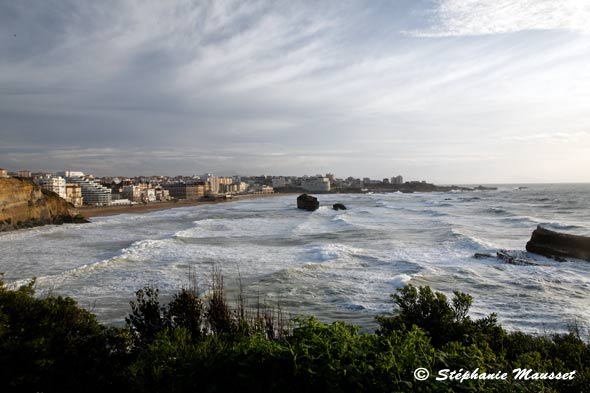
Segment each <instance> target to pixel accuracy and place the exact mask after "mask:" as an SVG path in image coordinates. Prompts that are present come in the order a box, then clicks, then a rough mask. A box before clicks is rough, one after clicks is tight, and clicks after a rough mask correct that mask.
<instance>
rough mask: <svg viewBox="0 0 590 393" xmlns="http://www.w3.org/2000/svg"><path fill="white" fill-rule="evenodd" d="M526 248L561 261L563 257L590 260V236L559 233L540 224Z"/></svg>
mask: <svg viewBox="0 0 590 393" xmlns="http://www.w3.org/2000/svg"><path fill="white" fill-rule="evenodd" d="M526 250H527V251H528V252H532V253H535V254H539V255H543V256H546V257H549V258H553V259H555V260H557V261H560V262H561V261H564V259H563V257H570V258H577V259H583V260H586V261H590V237H587V236H578V235H570V234H567V233H559V232H555V231H551V230H549V229H545V228H542V227H541V226H540V225H539V226H538V227H537V229H535V231H534V232H533V234H532V236H531V240H529V242H528V243H527V244H526Z"/></svg>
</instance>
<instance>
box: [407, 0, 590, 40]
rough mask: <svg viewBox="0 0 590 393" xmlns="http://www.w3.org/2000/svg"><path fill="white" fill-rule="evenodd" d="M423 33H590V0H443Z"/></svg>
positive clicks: (439, 2)
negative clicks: (530, 31)
mask: <svg viewBox="0 0 590 393" xmlns="http://www.w3.org/2000/svg"><path fill="white" fill-rule="evenodd" d="M433 12H434V16H433V18H432V22H433V26H431V27H430V28H429V29H426V30H418V31H411V32H408V33H409V34H411V35H415V36H423V37H445V36H465V35H485V34H498V33H513V32H518V31H527V30H568V31H574V32H581V33H590V2H589V1H588V0H440V1H438V6H437V8H436V9H435V10H434V11H433Z"/></svg>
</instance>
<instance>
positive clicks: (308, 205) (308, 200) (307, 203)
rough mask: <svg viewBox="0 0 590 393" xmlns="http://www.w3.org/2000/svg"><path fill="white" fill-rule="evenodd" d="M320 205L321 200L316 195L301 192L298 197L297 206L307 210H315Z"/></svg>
mask: <svg viewBox="0 0 590 393" xmlns="http://www.w3.org/2000/svg"><path fill="white" fill-rule="evenodd" d="M319 207H320V202H319V201H318V199H317V198H316V197H313V196H311V195H307V194H301V195H299V196H298V197H297V208H298V209H304V210H307V211H310V212H312V211H314V210H317V209H318V208H319Z"/></svg>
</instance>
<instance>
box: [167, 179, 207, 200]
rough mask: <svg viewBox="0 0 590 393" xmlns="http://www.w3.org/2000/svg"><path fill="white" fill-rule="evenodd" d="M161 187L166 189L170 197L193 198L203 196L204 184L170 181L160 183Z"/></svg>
mask: <svg viewBox="0 0 590 393" xmlns="http://www.w3.org/2000/svg"><path fill="white" fill-rule="evenodd" d="M162 188H163V189H165V190H168V193H169V195H170V197H171V198H174V199H188V200H195V199H199V198H202V197H204V196H205V184H203V183H194V184H186V183H170V184H164V185H162Z"/></svg>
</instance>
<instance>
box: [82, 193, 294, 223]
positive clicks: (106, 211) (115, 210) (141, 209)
mask: <svg viewBox="0 0 590 393" xmlns="http://www.w3.org/2000/svg"><path fill="white" fill-rule="evenodd" d="M284 195H291V194H290V193H273V194H245V195H239V196H235V197H233V198H232V199H230V200H224V199H219V200H212V201H203V200H194V201H191V200H181V201H176V202H156V203H150V204H147V205H130V206H100V207H81V208H78V211H79V212H80V214H81V215H82V216H84V218H93V217H106V216H115V215H118V214H143V213H149V212H153V211H158V210H167V209H174V208H180V207H189V206H201V205H212V204H217V203H231V202H236V201H241V200H244V199H258V198H270V197H275V196H284Z"/></svg>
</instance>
